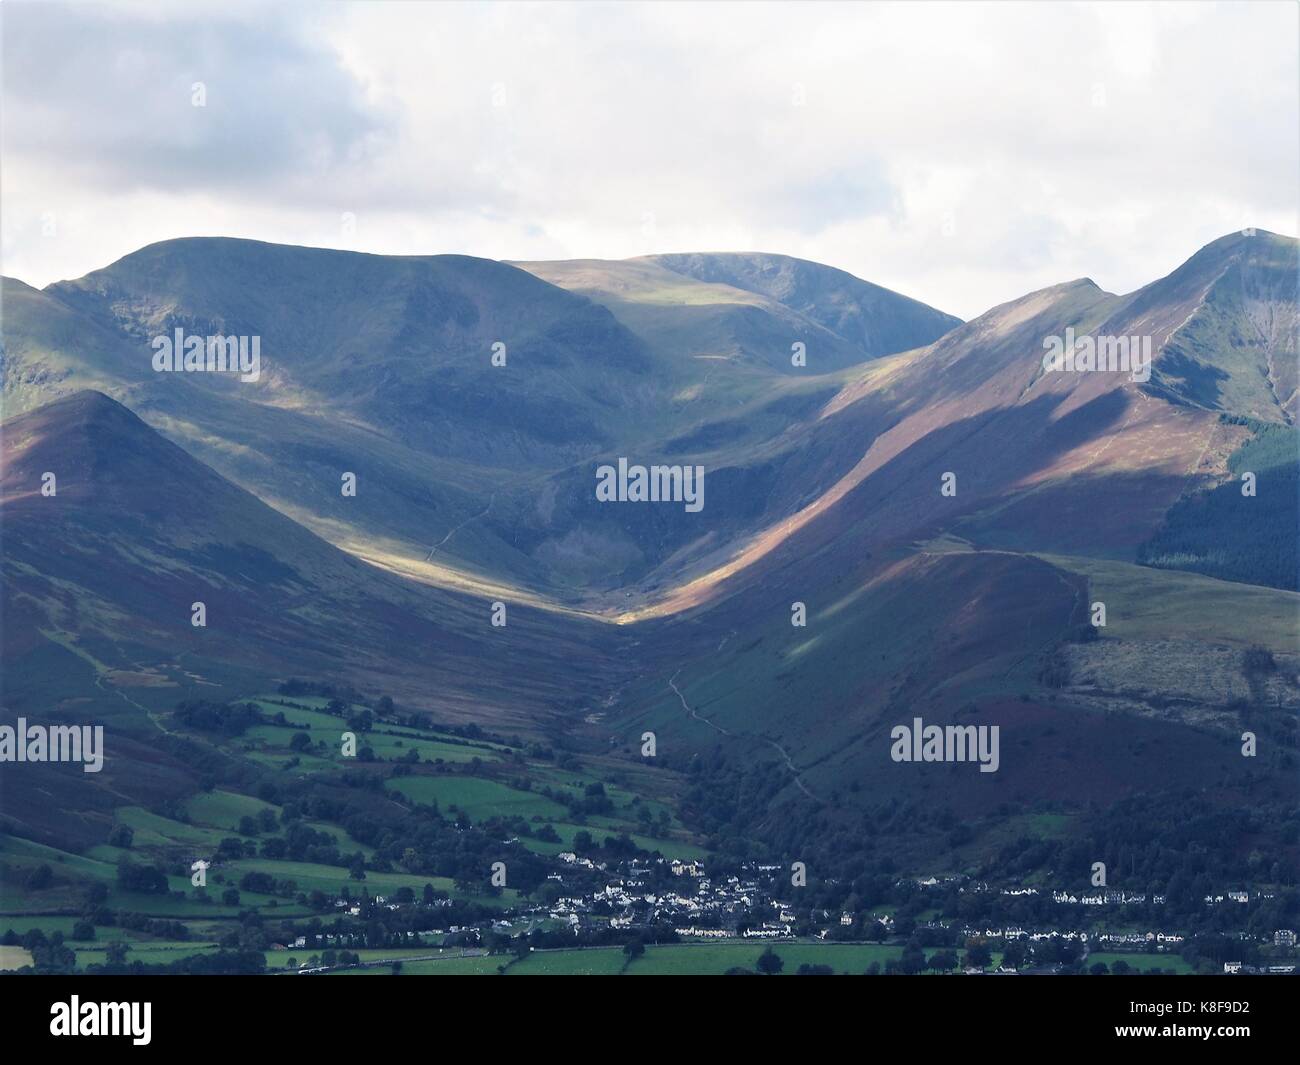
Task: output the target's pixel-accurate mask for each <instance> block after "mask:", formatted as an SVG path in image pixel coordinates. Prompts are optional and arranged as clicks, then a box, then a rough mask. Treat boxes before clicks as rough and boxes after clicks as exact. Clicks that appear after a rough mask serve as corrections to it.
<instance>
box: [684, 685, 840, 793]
mask: <svg viewBox="0 0 1300 1065" xmlns="http://www.w3.org/2000/svg"><path fill="white" fill-rule="evenodd" d="M681 672H682V671H681V670H680V669H679V670H678V671H677V672H676V673H674V674H673V675H672V676H671V677H670V678H669V679H668V687H670V688H672V690H673V694H674V695H676V696H677V698H678V700H679V701H680V702H681V704H682V709H683V710H685V711H686V712H687V713H688V714H689V715H690V716H691V717H693V718H694V719H695V720H696V721H700V722H703V723H704V724H706V725H708V726H709V728H711V729H713V730H714V731H715V732H718V733H720V734H721V735H723V736H730V735H732V734H731V733H730V732H728V731H727V730H726V729H725V728H723V727H722V726H721V725H718V724H715V723H714V722H712V721H710V720H709V719H708V718H707V717H704V716H703V715H702V714H697V713H696V712H695V711H694V710H692V709H691V704H690V703H688V702H687V701H686V696H684V695H683V694H682V691H681V689H680V688H679V687H677V678H678V677H679V676H681ZM750 738H753V739H759V740H762V741H763V742H764V743H766V744H767V745H768V746H769V747H771V748H773V749H774V750H775V751H776V752H777V754H779V755H780V756H781V760H782V761H783V762H785V767H786V768H787V769H788V770H790V775H791V776H792V777H794V782H795V785H796V786H797V787H798V788H799V790H800V791H802V792H803V793H804V794H805V795H807V796H808V798H810V799H812V801H813V802H820V801H821V800H820V799H818V798H817V796H816V795H814V794H813V793H812V792H811V791H809V790H808V786H807V785H806V784H805V783H804V782H803V778H802V777H801V776H800V775H799V769H798V767H797V766H796V765H795V764H794V761H793V760H792V759H791V758H790V755H789V753H788V752H787V751H786V749H785V748H784V747H782V746H781V745H780V744H779V743H777V742H776V740H770V739H768V738H767V737H766V736H754V737H750Z"/></svg>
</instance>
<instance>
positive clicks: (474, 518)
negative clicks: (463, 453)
mask: <svg viewBox="0 0 1300 1065" xmlns="http://www.w3.org/2000/svg"><path fill="white" fill-rule="evenodd" d="M496 499H497V494H496V492H493V493H492V494H491V495H490V496H488V504H487V506H486V507H484V508H483V509H482V510H480V511H479V512H478V513H477V514H471V515H470V516H469V517H468V518H466V519H465V520H464V521H462V522H461V523H460V524H459V525H457V526H455V527H454V528H453V529H452V530H451V531H450V532H449V533H447V535H446V536H444V537H443V538H442V539H441V540H439V541H438V542H437V543H436V544H434V545H433V546H432V547H431V548H429V557H428V558H426V559H425V560H424V561H425V562H432V561H433V556H434V555H436V554H437V553H438V549H439V548H440V547H442V546H443V545H444V544H445V543H446V542H447V541H448V540H450V539H451V538H452V537H453V536H455V535H456V534H457V533H458V532H460V531H461V529H463V528H465V526H466V525H468V524H469V523H470V522H471V521H478V519H479V518H485V517H487V513H488V511H489V510H491V509H492V504H493V503H495V502H496Z"/></svg>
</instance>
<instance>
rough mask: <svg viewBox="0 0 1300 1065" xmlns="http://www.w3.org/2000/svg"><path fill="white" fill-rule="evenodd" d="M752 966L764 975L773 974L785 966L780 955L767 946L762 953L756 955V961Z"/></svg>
mask: <svg viewBox="0 0 1300 1065" xmlns="http://www.w3.org/2000/svg"><path fill="white" fill-rule="evenodd" d="M754 968H755V969H757V970H758V971H759V972H760V973H762V974H763V975H764V976H775V975H776V974H777V973H779V972H780V971H781V970H782V969H784V968H785V961H784V960H783V959H782V958H781V955H779V954H778V953H777V952H776V951H774V950H773V949H772V948H771V947H768V948H767V950H765V951H763V953H762V954H760V955H759V956H758V961H757V962H755V964H754Z"/></svg>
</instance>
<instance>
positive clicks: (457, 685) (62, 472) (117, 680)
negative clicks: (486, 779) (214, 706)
mask: <svg viewBox="0 0 1300 1065" xmlns="http://www.w3.org/2000/svg"><path fill="white" fill-rule="evenodd" d="M4 460H5V462H4V469H5V473H4V480H3V497H2V498H0V520H3V525H4V578H5V590H6V595H5V603H4V611H5V616H4V622H5V625H4V627H5V631H6V634H7V638H6V640H5V645H4V656H5V665H6V669H5V673H6V692H5V703H6V707H7V708H8V709H9V710H11V711H13V712H24V711H26V712H34V713H35V712H40V711H42V710H43V709H47V708H49V707H50V706H54V705H58V704H59V703H60V702H62V701H64V700H69V699H72V700H76V699H84V698H86V697H87V696H88V695H90V694H92V693H94V692H95V690H96V689H98V690H99V691H110V692H111V691H113V690H115V689H117V690H123V689H139V690H138V691H135V693H134V694H133V695H132V697H131V698H132V699H143V700H145V701H149V700H150V699H153V698H164V699H166V698H170V699H171V700H172V701H174V700H175V698H177V697H179V695H180V693H183V692H185V691H193V690H196V689H197V690H200V691H202V690H211V691H217V690H220V689H221V688H223V687H226V686H227V685H234V686H237V687H238V688H239V689H240V690H247V685H248V684H249V682H250V678H257V680H258V682H260V683H263V684H265V683H269V682H270V681H272V680H274V679H275V678H283V677H286V676H290V675H303V676H311V677H322V678H334V679H335V680H338V681H345V682H348V683H353V684H357V685H363V686H371V687H380V688H382V689H384V690H387V691H390V692H391V693H392V694H393V695H394V696H398V695H399V694H400V695H401V697H403V698H405V699H407V700H409V702H410V704H411V705H413V706H422V707H424V708H427V709H430V710H433V709H435V708H436V709H437V711H438V712H439V713H440V714H446V715H448V716H451V717H468V718H471V719H473V720H490V719H493V718H496V719H498V720H501V721H506V722H510V723H511V724H512V725H515V726H519V727H525V728H535V727H538V726H539V724H540V723H543V722H544V721H545V720H546V719H547V718H548V717H549V716H550V715H551V714H553V713H555V712H557V711H558V709H559V708H560V707H561V706H564V705H567V704H568V703H569V702H570V701H571V700H572V699H573V698H574V697H575V694H577V693H579V692H581V691H582V690H583V678H582V677H575V678H561V677H557V676H555V675H554V673H553V670H552V668H551V666H550V664H549V663H551V662H553V661H554V660H555V658H556V657H557V656H558V657H560V658H563V657H565V656H570V655H573V654H575V653H577V650H578V648H581V649H582V650H581V653H582V654H583V655H584V656H585V657H586V658H587V659H588V660H591V661H593V662H598V661H599V660H600V657H601V654H602V652H601V646H602V642H601V636H600V631H599V630H598V628H597V627H596V626H593V625H591V624H590V623H586V622H583V621H582V620H581V619H573V620H572V621H571V622H570V623H569V624H568V625H567V626H566V628H565V629H564V630H563V631H561V630H558V629H557V628H555V627H554V626H553V624H552V623H551V622H550V621H549V620H548V616H547V615H544V614H540V615H539V614H537V613H536V612H534V611H531V610H529V609H527V608H526V607H523V606H515V605H514V604H513V603H512V604H510V606H511V609H510V614H509V623H508V625H507V626H506V627H504V628H494V627H493V626H492V625H491V624H490V609H489V607H490V604H489V603H487V602H486V601H482V600H474V599H469V598H465V597H457V596H452V595H449V594H446V593H443V592H439V591H436V590H432V589H427V588H420V587H418V586H412V585H409V584H407V583H406V582H404V581H401V580H399V579H398V578H395V577H392V576H390V575H388V574H385V573H383V572H381V571H379V570H376V569H375V568H373V567H371V566H368V565H366V564H365V563H363V562H361V561H359V560H357V559H355V558H352V557H351V556H349V555H347V554H345V553H343V552H341V551H339V550H338V549H336V548H334V547H332V546H331V545H329V544H327V543H325V542H324V541H323V540H321V539H320V538H318V537H316V536H315V535H313V534H312V533H310V532H309V531H307V530H306V529H304V528H302V527H301V526H299V525H297V524H296V523H295V522H293V521H291V520H290V519H289V518H287V517H285V516H284V515H282V514H280V513H277V512H276V511H274V510H272V509H271V508H270V507H268V506H266V505H265V504H263V503H261V502H260V501H258V500H257V499H255V498H254V497H253V496H251V495H249V494H248V493H247V492H245V491H243V490H242V489H240V488H238V487H236V486H234V485H232V484H230V483H229V482H227V481H226V480H224V479H223V478H222V477H220V476H219V475H218V474H216V473H215V472H214V471H212V470H211V469H209V468H208V467H206V466H204V465H202V464H201V463H199V462H197V461H196V460H195V459H193V458H192V457H191V456H189V455H188V454H187V453H186V452H184V451H182V450H181V449H180V448H179V447H177V446H176V445H174V444H172V443H170V442H168V441H166V440H164V439H163V438H162V437H161V436H159V435H158V434H157V433H156V432H154V431H153V430H152V429H150V428H149V427H148V426H147V425H145V424H144V423H143V422H142V421H140V419H138V418H137V417H136V416H135V415H134V414H132V413H131V412H129V411H127V410H126V409H125V408H124V407H122V406H121V405H119V404H117V403H115V402H114V401H113V400H111V399H109V398H108V397H106V396H103V395H100V394H98V393H93V392H83V393H78V394H75V395H73V396H70V397H68V398H66V399H63V400H59V401H57V402H55V403H52V404H49V405H47V406H45V407H42V408H39V409H38V410H35V411H32V412H30V413H28V414H25V415H22V416H20V417H18V418H14V419H12V420H10V421H8V422H6V423H5V427H4ZM46 472H51V473H54V474H55V476H56V478H57V481H56V485H57V491H56V493H55V494H54V495H43V494H42V493H41V491H40V489H41V485H42V478H43V474H45V473H46ZM196 602H201V603H203V604H204V606H205V609H206V626H204V627H195V626H194V625H192V623H191V621H192V604H194V603H196ZM489 661H490V662H495V663H498V665H499V669H493V670H485V668H484V663H485V662H489ZM55 663H59V666H58V668H57V669H54V668H52V666H53V665H54V664H55ZM232 678H238V679H237V680H233V681H232ZM128 701H131V700H128Z"/></svg>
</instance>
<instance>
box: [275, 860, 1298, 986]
mask: <svg viewBox="0 0 1300 1065" xmlns="http://www.w3.org/2000/svg"><path fill="white" fill-rule="evenodd" d="M557 858H558V862H559V864H560V869H559V870H558V871H556V872H553V873H551V874H549V876H548V878H547V882H546V885H545V886H544V887H543V889H542V890H540V891H539V892H537V893H536V894H537V895H538V896H539V898H537V899H531V900H523V901H521V904H520V905H518V906H515V907H513V908H511V909H509V910H508V911H506V912H505V913H504V914H502V915H500V916H498V917H495V918H494V919H492V920H488V921H484V922H481V923H467V924H456V923H449V922H447V923H444V922H443V921H442V920H439V918H438V916H437V911H438V910H448V909H450V908H451V907H452V905H453V903H452V902H451V900H450V899H437V900H434V901H433V903H432V904H431V905H430V906H429V907H427V908H424V909H425V911H426V912H423V913H417V914H412V913H411V911H412V909H413V908H414V909H416V910H417V911H418V910H420V909H421V907H414V902H413V900H410V899H407V900H398V899H395V898H386V897H385V896H382V895H377V896H373V897H372V896H368V895H365V896H363V897H362V898H361V899H360V900H355V899H339V900H337V901H336V902H335V904H334V907H335V910H336V911H337V914H338V917H340V918H342V920H341V921H339V922H338V926H339V928H340V931H338V932H335V933H330V932H321V933H316V934H313V935H304V936H300V937H298V938H297V939H296V940H295V941H293V942H292V943H291V944H288V946H291V947H293V948H295V949H314V950H320V949H330V948H339V949H342V950H347V949H349V948H352V947H358V946H363V945H366V943H367V936H366V934H365V933H362V932H360V931H357V932H348V931H343V930H342V929H343V928H344V927H348V926H349V923H348V921H347V918H354V919H359V920H361V921H365V922H373V920H374V919H375V917H376V915H383V914H388V915H391V916H393V917H396V916H397V915H399V914H405V915H406V916H407V917H408V918H410V917H414V923H415V924H416V925H417V927H412V928H407V929H405V930H404V931H402V932H400V933H397V934H396V936H395V938H394V940H393V941H392V942H394V943H396V944H399V945H406V946H411V947H420V946H434V947H439V948H446V947H458V948H460V949H461V950H463V951H467V952H471V953H474V954H483V953H488V952H491V951H505V952H508V951H510V950H512V949H514V948H515V947H517V946H519V945H521V944H523V943H525V942H535V941H536V942H544V943H545V944H546V946H545V948H544V949H565V948H566V947H569V948H570V949H571V948H572V947H580V946H594V945H602V946H608V945H611V944H617V943H620V942H628V941H633V940H636V941H641V942H646V943H664V942H701V943H703V942H709V941H727V940H730V941H747V940H749V941H752V940H770V941H774V942H778V943H779V942H781V941H786V942H805V943H807V942H813V943H816V942H826V943H863V942H867V943H876V944H881V945H889V944H892V945H896V946H897V945H901V944H904V943H907V942H912V943H915V942H916V941H918V940H919V941H921V942H922V943H923V945H924V946H927V947H940V948H945V947H947V948H954V947H958V946H960V945H963V944H966V945H969V944H974V943H979V944H987V945H989V946H991V947H992V948H994V949H997V950H1000V951H1002V952H1004V953H1005V957H1006V959H1007V960H1006V961H1004V962H1003V963H1002V964H999V965H997V966H996V968H995V969H993V970H992V971H995V972H998V973H1002V974H1011V973H1015V972H1017V971H1018V970H1017V966H1016V965H1015V964H1012V963H1011V960H1012V959H1016V960H1021V959H1029V958H1037V957H1039V956H1040V955H1041V954H1043V953H1046V952H1045V951H1040V950H1039V949H1038V948H1039V947H1040V945H1044V946H1047V947H1049V948H1050V950H1051V951H1052V952H1053V956H1056V952H1059V951H1060V950H1062V949H1064V951H1065V953H1066V955H1069V954H1071V953H1072V954H1073V956H1074V957H1077V958H1078V959H1080V960H1083V959H1086V958H1087V957H1088V956H1089V955H1090V954H1105V955H1107V956H1111V955H1115V954H1132V955H1138V954H1142V955H1169V956H1171V958H1172V957H1174V956H1177V955H1179V953H1180V951H1181V950H1182V949H1183V947H1184V945H1185V944H1186V942H1187V939H1188V935H1187V933H1185V932H1183V931H1178V930H1171V929H1168V928H1166V927H1163V926H1159V925H1149V926H1148V925H1146V924H1143V923H1142V921H1141V920H1140V919H1139V918H1137V917H1136V914H1135V913H1133V911H1134V909H1135V908H1141V910H1142V912H1149V911H1150V909H1151V908H1153V907H1163V906H1164V904H1165V899H1164V897H1163V896H1162V895H1159V894H1147V893H1143V892H1126V891H1115V890H1102V891H1094V892H1081V893H1074V892H1069V891H1064V890H1058V891H1045V890H1043V889H1040V888H1038V887H1034V886H1020V885H1010V886H995V885H991V884H989V883H987V882H984V881H978V880H973V879H970V878H966V877H957V876H948V877H943V878H939V877H934V876H927V877H922V878H903V879H900V880H898V881H897V882H896V887H898V888H899V889H900V890H901V891H905V892H907V893H910V894H912V895H914V896H915V897H918V898H920V899H922V900H925V898H926V896H927V894H935V895H936V896H937V895H939V894H943V893H951V892H955V893H956V894H957V895H958V896H964V895H968V894H969V895H972V896H993V897H994V898H995V899H996V900H997V901H999V902H1005V903H1014V902H1016V901H1017V900H1019V901H1021V902H1022V903H1023V902H1028V901H1031V900H1032V901H1033V902H1035V903H1039V904H1041V905H1040V906H1039V909H1040V910H1041V908H1042V906H1043V905H1046V906H1050V907H1051V908H1052V909H1054V910H1056V911H1058V912H1059V913H1060V916H1061V919H1060V920H1059V921H1043V920H1040V921H1035V922H1030V921H1026V922H1016V923H1012V922H992V923H990V922H960V921H951V920H944V919H942V918H941V917H940V916H939V915H938V914H937V913H935V912H933V910H932V908H930V907H926V908H924V909H922V910H920V911H919V912H918V913H917V915H916V916H915V917H903V916H900V915H899V914H898V911H897V910H896V909H895V908H894V907H891V906H881V907H875V908H872V909H869V910H865V911H859V912H848V911H842V910H832V909H827V908H818V907H808V906H806V905H805V904H803V903H801V902H800V901H799V899H798V893H799V891H800V890H801V889H800V888H798V887H795V886H794V885H792V884H791V883H790V881H791V877H790V875H789V871H788V870H786V869H785V867H783V866H778V865H771V864H759V863H745V864H743V865H742V866H740V867H739V868H738V869H737V870H736V871H735V872H719V873H714V872H712V871H710V870H709V869H708V868H707V867H706V865H705V864H704V863H703V862H702V861H698V860H691V861H683V860H669V859H664V858H655V859H654V860H650V861H646V860H641V861H627V862H618V863H609V864H607V863H602V862H594V861H592V860H591V859H589V858H584V857H580V856H578V855H577V854H575V853H573V852H564V853H561V854H559V855H558V856H557ZM593 877H594V878H595V880H596V881H597V882H598V883H599V886H596V887H592V886H590V884H591V883H592V879H593ZM579 884H583V885H586V886H583V887H578V886H577V885H579ZM781 884H785V885H786V887H785V889H784V890H782V889H781V888H780V887H779V886H778V885H781ZM1269 898H1271V896H1269V895H1267V894H1261V895H1260V896H1258V897H1256V899H1255V901H1256V902H1261V901H1265V900H1267V899H1269ZM936 901H937V900H936ZM1250 902H1251V896H1250V895H1249V894H1248V893H1247V892H1244V891H1235V890H1233V891H1227V892H1224V893H1222V894H1216V895H1210V896H1206V897H1205V904H1206V906H1207V907H1214V906H1217V905H1220V904H1224V903H1229V904H1237V905H1248V904H1249V903H1250ZM922 904H923V903H922ZM1080 907H1086V908H1087V909H1086V910H1080V909H1079V908H1080ZM913 908H914V907H913ZM995 908H996V906H995ZM891 911H893V912H891ZM1080 913H1084V914H1086V915H1087V920H1086V921H1081V920H1079V918H1078V915H1079V914H1080ZM542 937H544V938H542ZM1237 938H1238V939H1239V940H1241V941H1243V942H1244V941H1246V940H1253V941H1254V944H1255V945H1256V946H1262V947H1263V948H1264V949H1265V950H1266V951H1270V952H1271V953H1273V954H1276V955H1277V957H1276V958H1275V959H1274V960H1275V961H1276V962H1277V964H1269V965H1258V966H1252V965H1246V964H1243V963H1242V962H1232V961H1230V962H1225V963H1224V964H1223V968H1222V971H1223V972H1225V973H1255V972H1259V973H1266V974H1272V975H1284V974H1291V973H1294V972H1295V968H1296V965H1295V962H1294V961H1293V960H1291V959H1293V958H1294V953H1295V947H1296V932H1295V931H1294V930H1291V929H1277V930H1274V931H1272V932H1271V933H1269V934H1268V935H1263V936H1253V937H1252V936H1248V935H1247V933H1244V932H1241V933H1237ZM1058 944H1060V945H1061V947H1058V946H1057V945H1058ZM372 945H373V944H372ZM532 949H536V948H532ZM1022 964H1026V962H1025V961H1022ZM963 971H965V972H967V973H972V974H973V973H977V972H982V971H984V970H983V969H982V968H980V967H971V966H967V967H966V968H965V969H964V970H963ZM1019 971H1044V970H1043V969H1042V968H1041V967H1040V968H1039V969H1021V970H1019ZM1052 971H1063V968H1062V967H1061V966H1056V967H1054V968H1053V970H1052Z"/></svg>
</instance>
